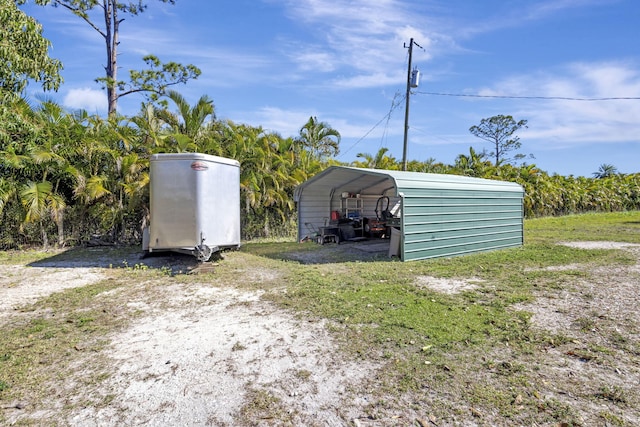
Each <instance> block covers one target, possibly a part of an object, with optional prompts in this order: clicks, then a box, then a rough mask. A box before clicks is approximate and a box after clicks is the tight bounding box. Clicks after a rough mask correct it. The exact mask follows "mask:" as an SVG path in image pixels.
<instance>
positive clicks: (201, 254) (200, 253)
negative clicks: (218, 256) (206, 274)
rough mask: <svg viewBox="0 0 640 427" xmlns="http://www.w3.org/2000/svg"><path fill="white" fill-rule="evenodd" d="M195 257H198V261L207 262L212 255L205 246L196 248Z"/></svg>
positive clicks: (211, 251)
mask: <svg viewBox="0 0 640 427" xmlns="http://www.w3.org/2000/svg"><path fill="white" fill-rule="evenodd" d="M196 252H197V253H196V256H197V257H198V261H200V262H207V261H209V258H211V255H212V254H213V250H211V248H210V247H209V246H207V245H199V246H198V247H196Z"/></svg>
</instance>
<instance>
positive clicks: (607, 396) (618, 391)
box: [595, 385, 628, 404]
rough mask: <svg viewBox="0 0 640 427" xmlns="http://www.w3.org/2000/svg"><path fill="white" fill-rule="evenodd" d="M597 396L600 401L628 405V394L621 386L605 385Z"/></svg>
mask: <svg viewBox="0 0 640 427" xmlns="http://www.w3.org/2000/svg"><path fill="white" fill-rule="evenodd" d="M595 396H596V397H597V398H599V399H604V400H608V401H610V402H613V403H616V404H617V403H627V402H628V399H627V392H626V391H625V389H623V388H622V387H620V386H617V385H614V386H608V385H603V386H602V387H600V389H599V390H598V392H597V393H596V394H595Z"/></svg>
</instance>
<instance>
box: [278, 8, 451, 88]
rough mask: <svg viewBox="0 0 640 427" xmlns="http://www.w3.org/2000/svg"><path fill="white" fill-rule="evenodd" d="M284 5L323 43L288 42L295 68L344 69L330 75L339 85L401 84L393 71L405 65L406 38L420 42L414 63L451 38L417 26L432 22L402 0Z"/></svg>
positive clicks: (422, 59)
mask: <svg viewBox="0 0 640 427" xmlns="http://www.w3.org/2000/svg"><path fill="white" fill-rule="evenodd" d="M287 7H288V12H289V14H290V16H291V19H292V20H295V21H297V22H303V23H304V25H305V26H308V27H309V28H314V29H315V30H316V32H315V34H317V36H316V37H317V38H319V39H321V40H320V42H319V44H320V45H321V46H323V48H322V49H321V50H320V49H318V48H317V46H316V45H311V46H309V45H308V44H303V43H302V42H300V43H295V44H292V45H291V46H290V47H289V48H288V49H287V50H288V52H291V53H290V54H289V56H290V59H291V61H292V62H294V63H295V64H297V66H298V69H300V70H308V69H312V68H315V69H317V71H321V72H336V73H338V74H340V71H341V70H343V71H344V73H343V74H347V73H348V74H349V75H350V76H349V77H342V78H339V79H337V80H335V79H334V80H333V81H332V83H335V82H337V83H338V84H339V86H340V87H342V88H345V87H355V88H362V87H381V86H387V85H396V84H402V82H403V81H404V78H405V77H404V76H403V73H402V72H397V71H402V69H403V67H406V65H403V64H406V58H407V49H406V48H403V45H404V44H406V43H408V42H409V40H410V39H411V38H414V40H415V41H416V42H417V43H419V44H420V46H422V48H423V49H418V48H416V51H415V52H416V53H415V55H414V64H416V65H417V63H418V62H420V61H422V62H424V61H427V60H429V59H431V57H432V56H433V52H434V51H435V50H436V49H440V48H444V46H445V45H449V44H450V40H449V38H448V37H446V36H443V35H441V34H439V33H437V32H436V31H434V30H431V31H430V32H426V31H424V30H422V28H430V29H432V28H433V26H432V25H428V24H427V22H426V21H427V19H428V18H427V17H426V14H420V13H415V10H413V8H414V7H416V5H415V4H414V5H412V4H410V3H408V2H404V1H398V0H381V1H376V2H371V1H368V0H342V1H333V0H331V1H330V0H296V1H291V2H289V3H288V4H287ZM408 23H411V24H410V25H409V24H408ZM441 45H442V46H441ZM319 60H320V61H321V62H319ZM319 65H321V66H319ZM381 77H382V78H381Z"/></svg>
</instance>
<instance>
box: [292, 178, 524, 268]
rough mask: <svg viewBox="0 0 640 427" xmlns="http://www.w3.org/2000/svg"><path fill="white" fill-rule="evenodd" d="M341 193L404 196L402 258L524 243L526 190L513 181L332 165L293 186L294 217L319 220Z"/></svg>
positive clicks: (457, 253) (482, 249)
mask: <svg viewBox="0 0 640 427" xmlns="http://www.w3.org/2000/svg"><path fill="white" fill-rule="evenodd" d="M356 184H357V186H356ZM362 189H365V190H362ZM340 191H349V192H356V193H359V192H360V191H363V194H368V195H370V196H371V197H373V195H374V194H378V195H382V194H385V195H390V196H391V195H392V194H391V193H393V195H394V196H400V197H402V213H401V227H402V236H401V244H400V258H401V259H402V260H403V261H410V260H418V259H427V258H435V257H443V256H455V255H462V254H467V253H473V252H480V251H487V250H493V249H500V248H508V247H514V246H520V245H522V244H523V240H524V232H523V224H524V220H523V218H524V216H523V206H522V200H523V196H524V191H523V189H522V187H521V186H519V185H517V184H514V183H510V182H503V181H493V180H487V179H478V178H469V177H464V176H457V175H438V174H426V173H418V172H403V171H388V170H378V169H358V168H350V167H331V168H329V169H327V170H325V171H324V172H322V173H321V174H318V175H316V177H314V178H312V179H311V180H309V181H307V182H306V183H304V184H302V185H301V186H300V187H299V188H298V189H297V190H296V201H297V202H298V209H299V217H298V218H299V219H300V220H301V221H304V222H310V221H314V222H317V223H318V224H322V221H323V218H324V217H326V216H327V215H328V213H329V212H330V209H331V206H330V194H334V195H336V194H338V193H339V192H340ZM332 192H333V193H332ZM314 210H315V211H314ZM299 231H303V233H300V234H299V235H304V231H305V229H304V224H299Z"/></svg>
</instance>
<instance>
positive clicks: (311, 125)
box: [297, 116, 340, 160]
mask: <svg viewBox="0 0 640 427" xmlns="http://www.w3.org/2000/svg"><path fill="white" fill-rule="evenodd" d="M297 140H298V142H299V143H300V144H302V146H303V147H305V148H306V149H307V150H309V152H311V154H312V155H313V156H314V157H317V158H318V159H321V160H324V159H326V158H327V157H335V156H336V155H337V154H338V153H339V152H340V148H339V146H340V132H338V131H337V130H335V129H334V128H332V127H331V126H330V125H329V124H328V123H326V122H320V121H318V118H317V117H315V116H311V117H309V120H308V121H307V123H305V124H304V126H302V128H301V129H300V136H299V137H298V139H297Z"/></svg>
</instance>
